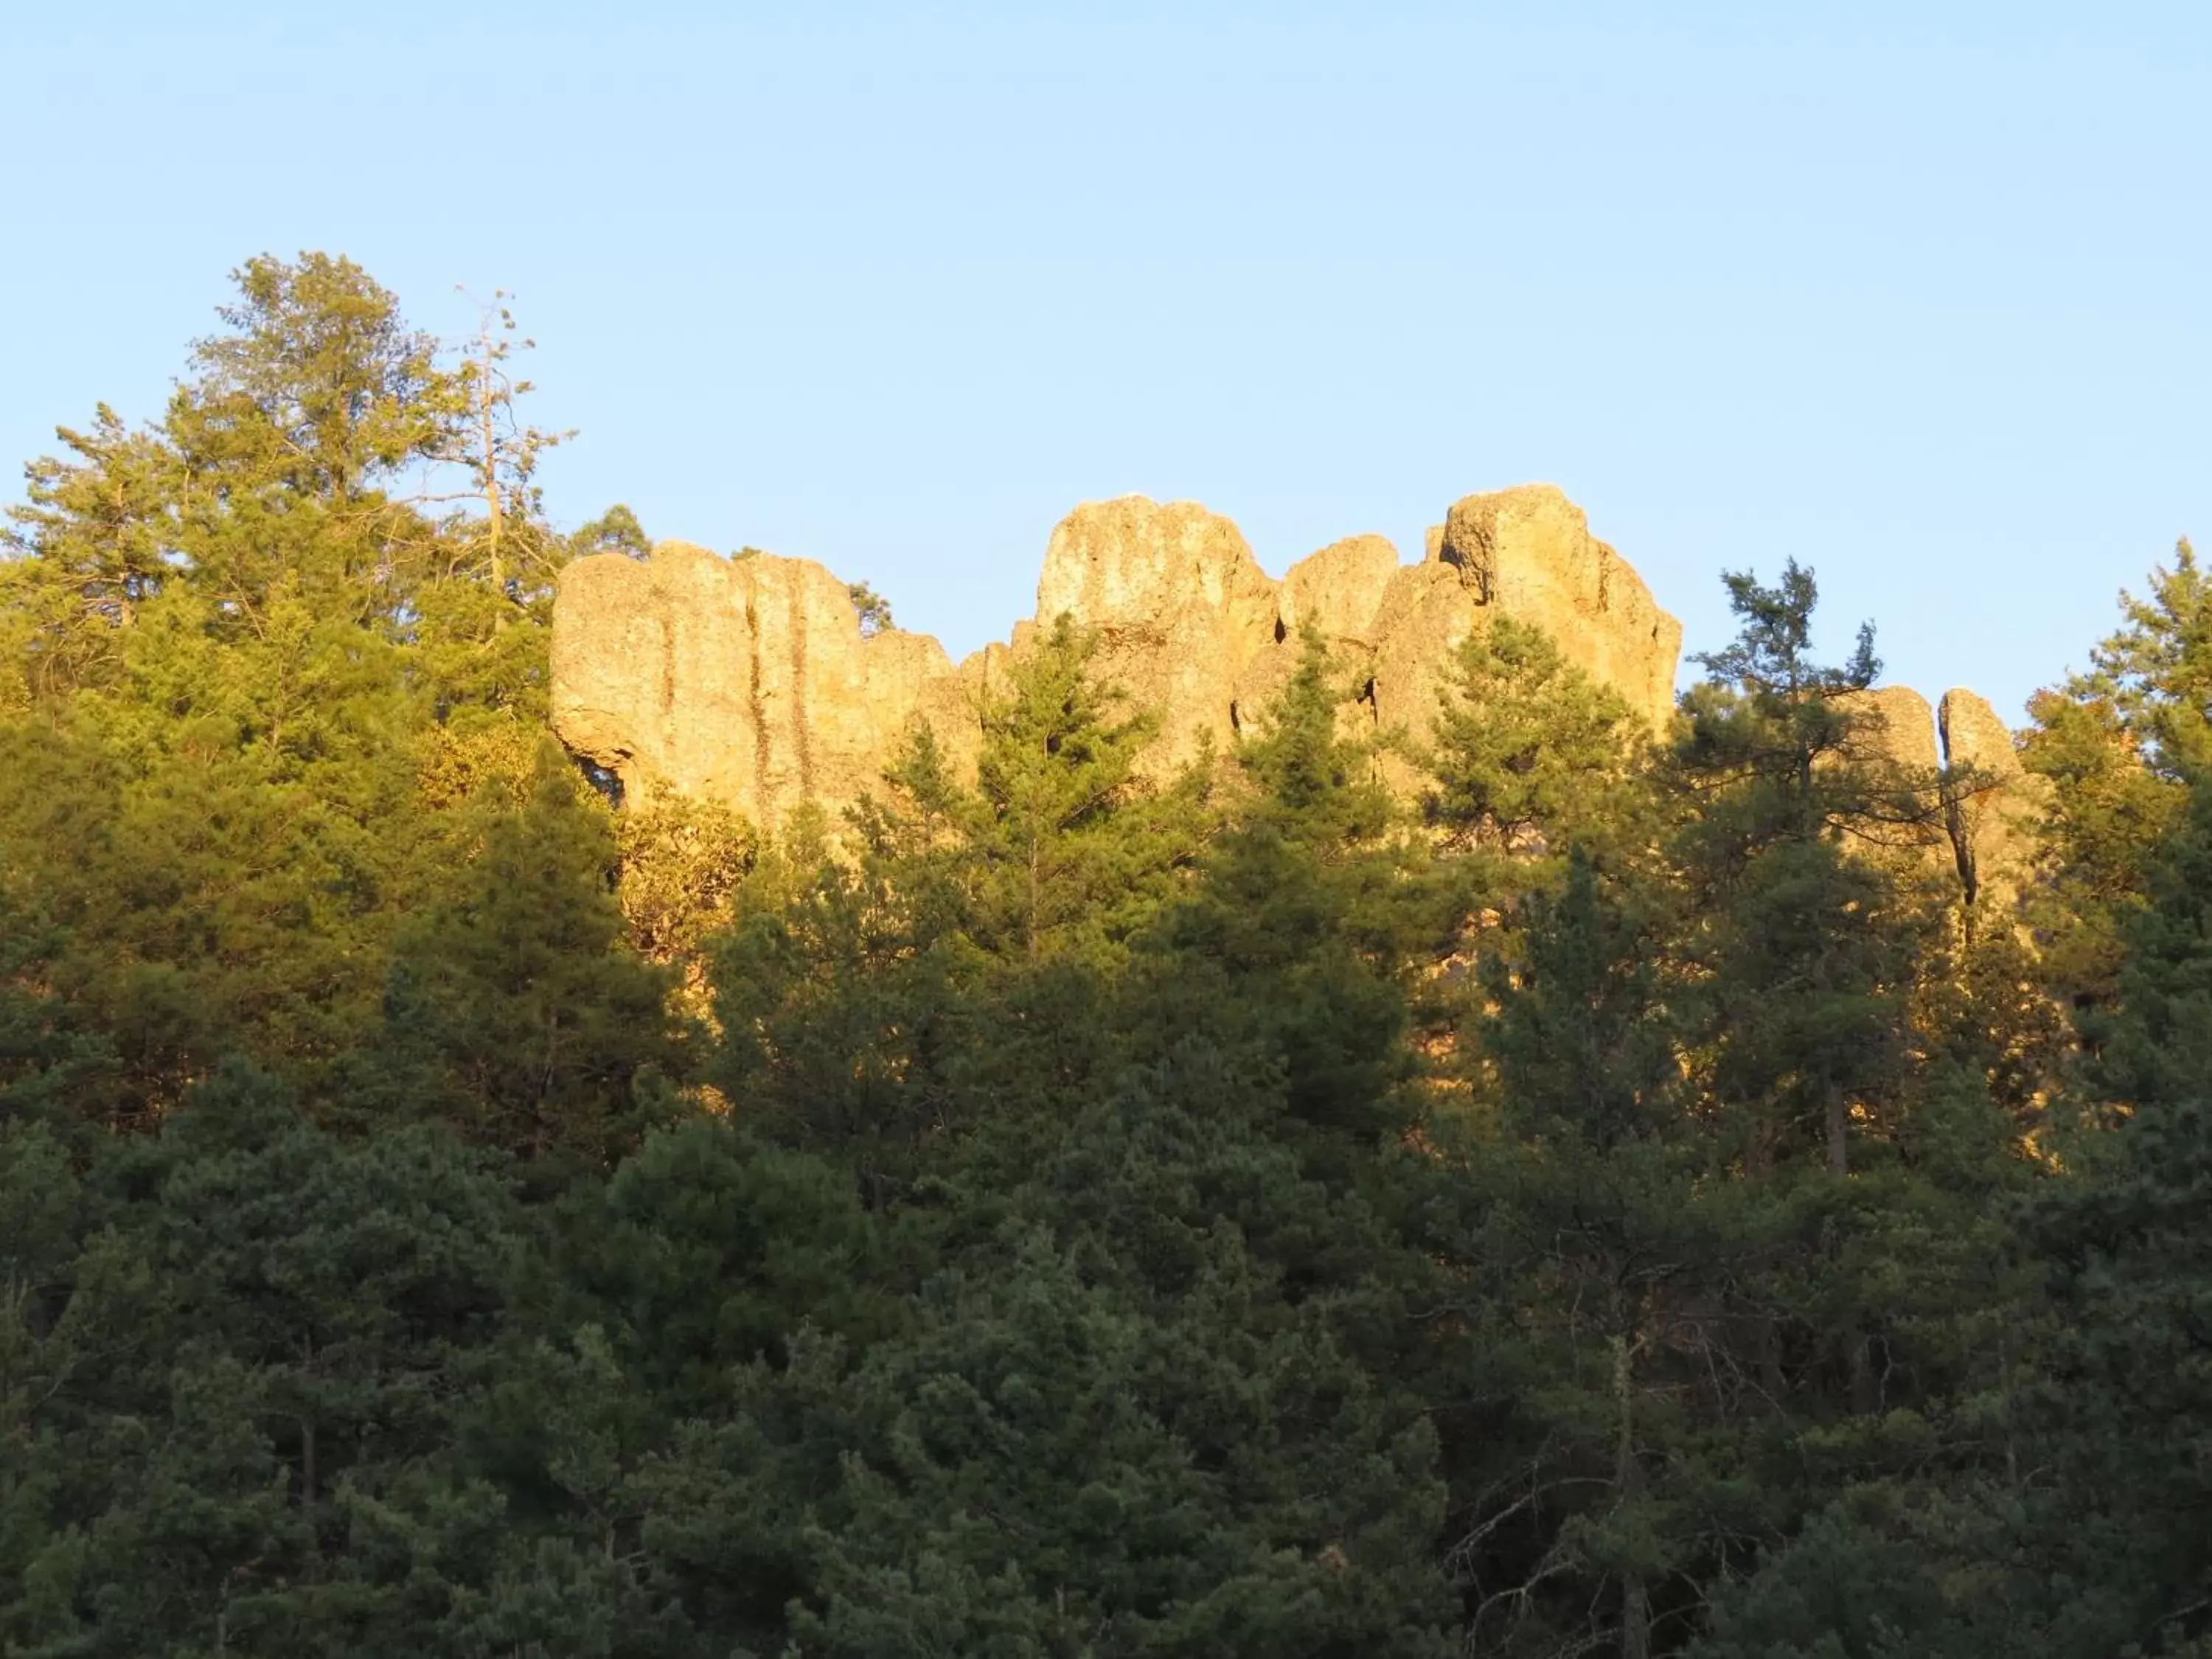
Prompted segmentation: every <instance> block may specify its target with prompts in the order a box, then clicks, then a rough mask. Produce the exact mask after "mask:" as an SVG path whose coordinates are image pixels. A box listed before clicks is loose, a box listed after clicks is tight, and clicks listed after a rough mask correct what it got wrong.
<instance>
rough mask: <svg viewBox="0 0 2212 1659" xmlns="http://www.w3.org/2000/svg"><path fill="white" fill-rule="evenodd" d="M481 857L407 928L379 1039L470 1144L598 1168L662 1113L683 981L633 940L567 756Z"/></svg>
mask: <svg viewBox="0 0 2212 1659" xmlns="http://www.w3.org/2000/svg"><path fill="white" fill-rule="evenodd" d="M486 817H487V821H486V822H485V823H484V826H483V842H482V846H481V848H480V849H479V850H478V852H477V854H476V856H475V857H474V858H472V859H471V860H470V861H469V863H468V864H467V865H466V866H465V867H464V868H463V869H462V870H460V871H459V872H457V875H456V877H455V878H454V880H453V885H452V888H451V890H450V891H449V892H448V893H447V895H446V896H445V897H444V899H443V901H442V902H441V903H440V904H439V905H438V906H437V907H436V908H434V909H432V910H431V911H429V912H428V913H427V914H426V915H423V916H422V918H421V919H420V920H419V921H417V922H416V923H415V924H413V925H411V926H410V927H409V928H408V929H407V930H406V931H405V932H404V933H402V935H401V937H400V939H399V940H398V944H397V945H396V947H395V952H394V957H393V961H392V983H391V987H390V989H389V990H388V991H387V993H386V1030H385V1036H384V1038H383V1042H384V1044H385V1045H386V1049H387V1052H388V1054H390V1056H391V1057H392V1062H393V1064H394V1065H395V1066H398V1068H399V1072H398V1075H399V1078H400V1079H401V1080H402V1086H404V1087H405V1088H407V1089H409V1090H410V1091H415V1090H419V1091H424V1093H425V1094H426V1095H427V1099H424V1100H422V1101H419V1102H418V1103H417V1104H418V1106H428V1107H430V1108H431V1109H434V1110H435V1111H436V1112H437V1113H438V1115H441V1116H442V1117H445V1118H446V1119H447V1120H448V1121H453V1122H455V1123H458V1124H459V1125H461V1126H463V1127H464V1128H465V1130H466V1131H467V1132H468V1133H470V1134H471V1135H472V1136H474V1137H476V1138H477V1139H481V1140H483V1141H485V1142H487V1143H489V1144H490V1145H494V1146H501V1147H504V1148H506V1149H507V1150H509V1151H511V1152H516V1153H519V1154H520V1155H522V1156H524V1157H526V1158H532V1159H539V1160H543V1159H548V1158H555V1159H557V1160H559V1161H560V1162H562V1163H564V1164H582V1165H583V1166H585V1167H591V1166H594V1165H597V1164H602V1163H604V1162H605V1161H607V1160H610V1159H611V1158H614V1157H615V1156H617V1154H618V1153H619V1152H621V1151H622V1150H623V1148H624V1147H626V1146H629V1145H633V1144H635V1139H636V1136H637V1133H638V1130H639V1127H640V1125H641V1122H643V1121H646V1120H647V1118H648V1117H649V1116H650V1115H653V1114H654V1113H655V1112H658V1111H660V1110H663V1109H665V1102H664V1101H662V1100H661V1099H660V1098H659V1096H658V1095H657V1093H656V1086H657V1085H659V1084H660V1083H662V1082H663V1081H664V1080H674V1079H680V1078H681V1076H682V1075H683V1073H684V1068H685V1065H686V1061H685V1058H684V1042H683V1039H682V1033H681V1032H680V1030H678V1026H677V1025H676V1024H675V1020H674V1018H673V1016H672V1015H671V1012H670V1009H669V1006H668V998H669V993H670V991H671V980H672V976H671V975H670V974H669V973H668V972H667V971H666V970H665V969H660V968H657V967H655V966H654V965H653V964H652V963H647V962H646V961H644V960H642V959H641V958H640V957H638V956H637V955H636V954H635V952H634V951H632V950H631V949H630V947H629V942H628V939H627V936H626V930H625V928H624V926H623V915H622V910H621V908H620V906H619V905H618V903H617V901H616V898H615V896H614V892H613V890H612V886H613V884H612V873H613V869H614V865H615V847H614V838H613V836H612V835H611V833H610V832H609V830H608V829H607V827H606V825H605V823H604V821H603V819H602V818H601V817H600V816H599V811H598V809H597V808H596V807H594V806H593V805H590V804H588V803H587V802H586V800H585V799H583V796H582V792H581V790H580V787H579V786H578V785H577V783H576V782H575V781H574V778H573V775H572V774H571V772H570V769H568V766H567V764H566V762H565V760H564V758H563V757H561V756H560V755H559V754H557V753H556V752H554V751H552V750H550V748H549V749H548V750H546V751H545V752H544V753H543V754H542V755H541V757H540V759H539V762H538V773H537V776H536V778H535V780H534V781H533V782H532V786H531V790H530V793H529V794H528V796H527V797H526V799H523V800H521V801H519V802H517V803H516V804H515V805H513V807H512V808H511V809H509V810H507V811H495V812H491V813H489V814H487V815H486Z"/></svg>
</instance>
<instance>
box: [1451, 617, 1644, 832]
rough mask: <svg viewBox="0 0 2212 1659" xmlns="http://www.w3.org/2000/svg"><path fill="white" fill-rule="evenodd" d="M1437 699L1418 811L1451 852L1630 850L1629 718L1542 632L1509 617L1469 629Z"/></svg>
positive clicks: (1631, 749) (1622, 706) (1616, 701)
mask: <svg viewBox="0 0 2212 1659" xmlns="http://www.w3.org/2000/svg"><path fill="white" fill-rule="evenodd" d="M1438 702H1439V705H1440V707H1439V708H1438V711H1437V720H1436V726H1435V730H1434V732H1433V734H1432V737H1431V745H1432V748H1431V754H1430V755H1429V756H1428V757H1426V758H1427V763H1428V769H1429V771H1430V772H1431V775H1433V777H1434V779H1435V782H1434V785H1433V786H1432V787H1431V789H1430V791H1429V793H1428V794H1427V796H1426V798H1425V801H1424V803H1423V805H1424V806H1425V811H1426V814H1427V817H1428V821H1429V822H1430V823H1431V824H1434V825H1435V826H1437V828H1438V829H1441V830H1442V831H1443V833H1444V835H1445V836H1448V837H1449V839H1450V841H1451V842H1453V843H1454V844H1455V845H1456V846H1459V847H1461V848H1466V849H1469V850H1480V851H1498V852H1514V853H1522V854H1527V853H1531V852H1541V851H1547V850H1548V851H1550V852H1551V853H1553V854H1555V855H1556V854H1559V853H1561V852H1564V850H1565V848H1567V847H1569V846H1570V845H1572V844H1574V843H1576V842H1580V843H1582V844H1583V846H1584V847H1586V848H1587V847H1589V846H1592V845H1593V844H1595V842H1596V841H1597V840H1598V839H1600V838H1603V839H1605V840H1607V841H1609V842H1620V841H1621V840H1624V839H1626V840H1629V841H1630V842H1632V840H1633V837H1634V835H1635V833H1636V825H1635V823H1634V821H1633V820H1634V815H1633V813H1632V811H1629V810H1628V809H1629V805H1630V802H1629V800H1628V799H1626V797H1627V795H1628V790H1629V782H1630V777H1631V774H1632V759H1633V754H1634V750H1635V747H1636V744H1635V726H1634V717H1633V716H1632V714H1631V713H1630V712H1629V708H1628V705H1627V704H1626V702H1623V701H1622V700H1621V698H1620V695H1619V693H1617V692H1615V691H1613V690H1612V689H1611V688H1610V687H1607V686H1602V685H1600V684H1596V683H1595V681H1593V680H1592V679H1590V678H1589V676H1588V675H1586V674H1584V673H1583V672H1582V671H1580V670H1578V669H1577V668H1576V667H1574V666H1573V665H1571V663H1569V662H1568V661H1567V660H1566V659H1565V656H1563V655H1562V654H1561V653H1560V651H1559V646H1558V644H1557V643H1556V642H1555V641H1553V639H1552V637H1551V636H1550V635H1548V634H1546V633H1545V632H1543V630H1542V629H1538V628H1534V627H1531V626H1530V625H1529V624H1528V623H1522V622H1517V621H1516V620H1515V619H1513V618H1512V617H1498V618H1497V619H1496V620H1494V621H1493V622H1492V623H1490V625H1489V626H1488V627H1486V628H1481V629H1476V630H1475V631H1474V633H1472V634H1469V635H1468V637H1467V639H1466V641H1464V642H1463V643H1462V645H1461V646H1460V648H1459V653H1458V655H1457V657H1456V659H1455V661H1454V662H1453V665H1452V671H1451V674H1450V677H1449V680H1448V682H1447V684H1446V686H1445V689H1444V690H1443V693H1442V694H1441V695H1440V696H1439V698H1438Z"/></svg>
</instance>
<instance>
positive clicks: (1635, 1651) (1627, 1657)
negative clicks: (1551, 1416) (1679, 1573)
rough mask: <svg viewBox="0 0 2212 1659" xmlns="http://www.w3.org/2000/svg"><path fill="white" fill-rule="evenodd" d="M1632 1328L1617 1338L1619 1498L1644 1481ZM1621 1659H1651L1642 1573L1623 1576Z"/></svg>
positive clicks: (1615, 1403) (1615, 1457)
mask: <svg viewBox="0 0 2212 1659" xmlns="http://www.w3.org/2000/svg"><path fill="white" fill-rule="evenodd" d="M1632 1354H1633V1350H1632V1347H1631V1346H1630V1344H1629V1340H1628V1332H1627V1330H1626V1328H1625V1326H1624V1327H1620V1328H1616V1334H1614V1336H1613V1408H1614V1413H1615V1417H1616V1419H1617V1421H1618V1424H1619V1438H1618V1439H1617V1441H1616V1442H1615V1443H1614V1449H1613V1492H1614V1494H1615V1496H1616V1498H1628V1497H1630V1496H1631V1495H1632V1494H1633V1493H1634V1492H1637V1491H1638V1489H1639V1488H1640V1487H1641V1486H1643V1484H1644V1481H1643V1469H1642V1467H1641V1466H1640V1465H1639V1464H1638V1462H1637V1461H1636V1414H1635V1403H1636V1390H1635V1376H1634V1372H1633V1370H1632V1363H1631V1362H1632ZM1620 1659H1651V1597H1650V1592H1649V1591H1648V1590H1647V1589H1645V1588H1644V1578H1643V1576H1642V1575H1641V1574H1640V1573H1634V1572H1626V1573H1623V1574H1622V1575H1621V1578H1620Z"/></svg>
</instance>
